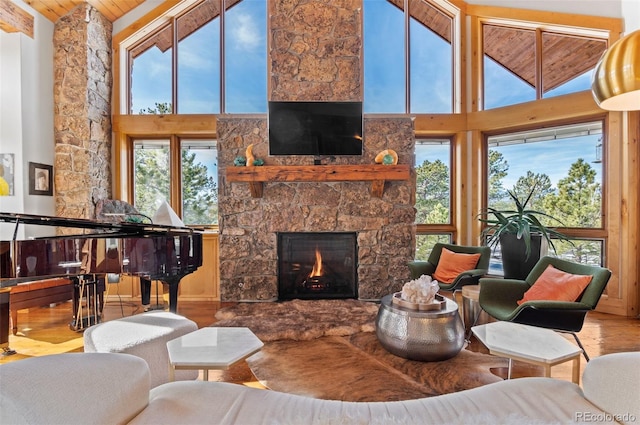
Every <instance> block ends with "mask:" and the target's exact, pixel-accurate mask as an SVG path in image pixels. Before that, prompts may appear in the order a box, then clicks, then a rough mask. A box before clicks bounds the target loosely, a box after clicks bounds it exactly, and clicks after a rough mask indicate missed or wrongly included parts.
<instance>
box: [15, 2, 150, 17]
mask: <svg viewBox="0 0 640 425" xmlns="http://www.w3.org/2000/svg"><path fill="white" fill-rule="evenodd" d="M22 1H23V2H25V3H26V4H28V5H29V6H31V7H32V8H34V9H35V10H37V11H38V12H39V13H40V14H42V15H43V16H44V17H46V18H47V19H48V20H50V21H51V22H56V21H57V20H58V19H59V18H61V17H63V16H64V15H66V14H67V13H69V12H70V11H71V10H73V9H74V8H75V7H76V6H78V5H79V4H82V3H89V4H90V5H92V6H93V7H95V8H96V9H98V10H99V11H100V13H102V15H104V17H105V18H107V19H108V20H110V21H111V22H113V21H115V20H116V19H118V18H120V17H121V16H123V15H124V14H126V13H128V12H130V11H131V10H132V9H134V8H135V7H137V6H139V5H141V4H142V3H144V1H145V0H22Z"/></svg>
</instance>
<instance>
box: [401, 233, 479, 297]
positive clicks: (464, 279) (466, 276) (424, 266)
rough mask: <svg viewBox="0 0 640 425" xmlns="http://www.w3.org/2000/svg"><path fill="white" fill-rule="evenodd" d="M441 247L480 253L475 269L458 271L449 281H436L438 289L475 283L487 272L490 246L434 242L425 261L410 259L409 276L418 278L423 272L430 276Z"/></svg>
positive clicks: (456, 287)
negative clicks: (456, 275)
mask: <svg viewBox="0 0 640 425" xmlns="http://www.w3.org/2000/svg"><path fill="white" fill-rule="evenodd" d="M442 248H447V249H448V250H449V251H453V252H457V253H463V254H480V259H479V260H478V264H477V265H476V268H475V269H472V270H467V271H465V272H462V273H460V275H458V277H457V278H455V279H454V281H453V282H451V283H444V282H438V285H439V286H440V289H442V290H443V291H456V290H458V289H460V288H462V287H463V286H465V285H476V284H477V283H478V280H479V279H480V277H482V276H484V275H486V274H487V271H488V270H489V258H490V257H491V248H489V247H488V246H464V245H453V244H445V243H436V244H435V245H434V246H433V249H432V250H431V254H429V258H428V259H427V261H410V262H409V270H410V271H411V278H412V279H418V278H419V277H420V276H422V275H423V274H426V275H429V276H432V275H433V273H435V271H436V268H437V267H438V262H439V261H440V255H441V254H442Z"/></svg>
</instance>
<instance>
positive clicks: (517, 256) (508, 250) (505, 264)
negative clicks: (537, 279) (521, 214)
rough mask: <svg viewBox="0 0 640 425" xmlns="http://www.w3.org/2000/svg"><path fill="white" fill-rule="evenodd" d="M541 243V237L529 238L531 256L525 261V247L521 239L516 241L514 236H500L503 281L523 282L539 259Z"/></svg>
mask: <svg viewBox="0 0 640 425" xmlns="http://www.w3.org/2000/svg"><path fill="white" fill-rule="evenodd" d="M541 242H542V236H539V235H532V236H531V254H530V255H529V258H528V259H526V257H527V255H526V246H525V244H524V240H523V239H518V238H517V237H516V235H515V234H502V235H500V252H501V254H502V269H503V271H504V277H505V279H520V280H524V279H525V278H526V277H527V276H528V275H529V272H530V271H531V269H533V266H535V265H536V263H537V262H538V260H539V259H540V244H541ZM525 259H526V260H525Z"/></svg>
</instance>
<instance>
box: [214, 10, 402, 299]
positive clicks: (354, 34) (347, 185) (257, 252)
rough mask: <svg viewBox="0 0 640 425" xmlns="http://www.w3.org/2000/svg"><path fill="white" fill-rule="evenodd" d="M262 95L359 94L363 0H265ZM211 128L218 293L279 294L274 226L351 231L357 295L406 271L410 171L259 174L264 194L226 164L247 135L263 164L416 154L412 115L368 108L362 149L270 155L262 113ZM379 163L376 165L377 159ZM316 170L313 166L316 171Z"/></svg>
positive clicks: (350, 97) (392, 284) (367, 294)
mask: <svg viewBox="0 0 640 425" xmlns="http://www.w3.org/2000/svg"><path fill="white" fill-rule="evenodd" d="M269 32H270V40H269V74H270V75H269V79H270V81H269V92H270V95H269V99H270V100H287V101H301V100H305V101H361V100H362V99H363V94H362V72H361V68H362V60H363V58H362V1H361V0H347V1H341V2H334V1H329V0H326V1H318V2H312V3H309V2H302V1H300V2H298V1H285V0H273V1H270V2H269ZM216 129H217V136H218V172H219V175H218V182H219V187H218V203H219V214H218V215H219V224H220V237H219V241H220V251H219V254H220V296H221V300H223V301H237V300H250V301H260V300H264V301H266V300H277V299H278V261H279V258H278V249H277V239H278V234H279V233H288V232H316V233H322V232H337V233H343V232H351V233H353V234H354V235H355V238H356V244H357V248H358V249H357V261H356V262H355V264H356V271H355V272H356V281H357V297H358V298H359V299H365V300H366V299H376V300H377V299H380V298H382V297H383V296H384V295H387V294H389V293H391V292H394V291H399V290H400V288H401V286H402V284H403V283H404V282H406V281H407V280H408V279H409V269H408V267H407V262H408V261H410V260H412V259H413V253H414V250H415V225H414V220H415V209H414V198H415V172H414V171H413V167H411V173H410V175H411V177H410V178H409V179H408V180H402V181H387V182H386V183H384V190H383V192H382V196H380V197H378V196H374V195H373V194H372V183H371V182H370V181H357V180H355V181H354V180H352V179H345V181H332V182H325V181H266V182H264V183H261V195H262V196H261V197H252V194H253V195H255V190H253V188H251V189H250V186H249V184H248V183H246V182H231V181H228V180H227V178H226V170H227V168H228V167H233V166H234V165H233V164H234V159H235V158H236V157H238V156H244V155H245V150H246V148H247V147H248V146H249V145H253V154H254V155H255V157H256V158H261V159H263V160H264V162H265V166H291V165H312V164H314V162H319V163H320V164H323V165H327V166H329V165H330V166H342V165H352V166H353V165H363V164H366V165H370V164H374V158H375V156H376V154H378V152H380V151H382V150H384V149H394V150H395V151H396V152H397V153H398V163H399V164H409V165H413V163H414V131H413V120H412V119H411V117H410V116H397V115H394V116H392V117H388V116H366V115H365V118H364V129H363V130H364V131H363V139H364V140H363V154H362V155H361V156H335V157H333V156H326V157H313V156H270V155H269V148H268V131H267V116H266V115H258V116H246V115H238V116H234V115H221V116H219V118H218V121H217V124H216ZM380 167H383V166H382V165H380ZM319 172H320V171H319Z"/></svg>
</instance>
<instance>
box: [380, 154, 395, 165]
mask: <svg viewBox="0 0 640 425" xmlns="http://www.w3.org/2000/svg"><path fill="white" fill-rule="evenodd" d="M394 162H395V159H394V158H393V155H390V154H386V155H385V156H383V157H382V163H383V164H384V165H393V163H394Z"/></svg>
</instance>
